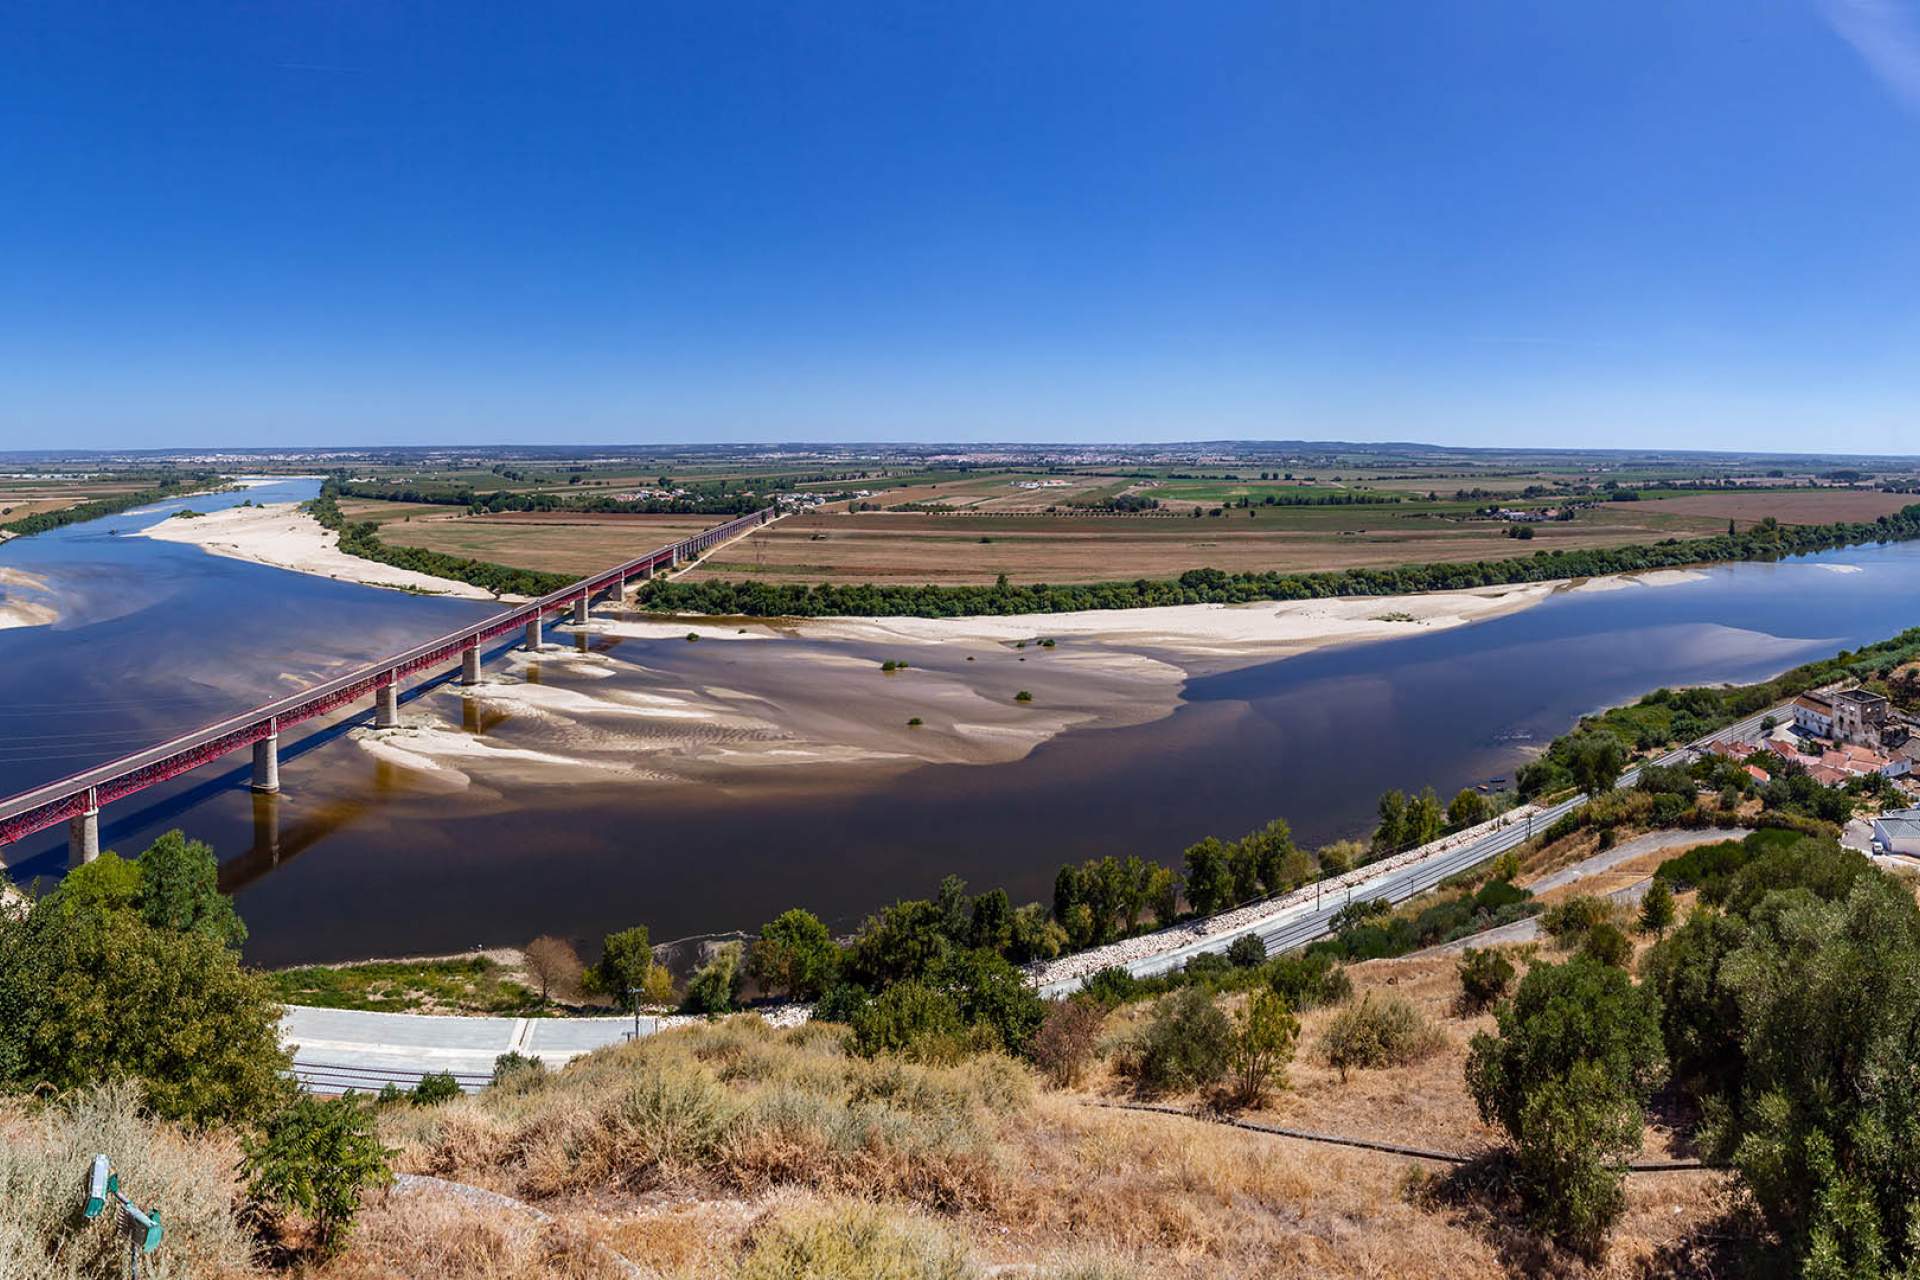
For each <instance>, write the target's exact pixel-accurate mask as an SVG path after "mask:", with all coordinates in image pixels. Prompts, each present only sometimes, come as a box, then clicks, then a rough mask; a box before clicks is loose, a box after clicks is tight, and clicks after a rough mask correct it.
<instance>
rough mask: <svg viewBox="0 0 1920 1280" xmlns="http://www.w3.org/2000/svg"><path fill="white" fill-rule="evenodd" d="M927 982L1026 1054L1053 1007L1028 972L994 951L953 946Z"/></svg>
mask: <svg viewBox="0 0 1920 1280" xmlns="http://www.w3.org/2000/svg"><path fill="white" fill-rule="evenodd" d="M926 985H927V986H929V987H930V988H932V989H933V990H936V991H939V992H940V993H942V994H943V995H945V996H946V997H947V998H948V999H949V1000H951V1001H952V1002H953V1005H954V1008H955V1009H956V1010H957V1011H958V1012H959V1015H960V1020H961V1022H962V1023H963V1024H965V1025H966V1026H968V1027H974V1028H980V1029H983V1030H988V1031H991V1032H992V1033H993V1038H994V1039H995V1040H997V1041H998V1042H999V1043H1000V1045H1001V1046H1002V1047H1003V1048H1005V1049H1006V1050H1007V1051H1008V1052H1009V1053H1025V1052H1026V1051H1027V1049H1028V1047H1029V1046H1030V1045H1031V1044H1032V1042H1033V1034H1034V1032H1036V1031H1038V1030H1039V1029H1040V1023H1041V1021H1042V1019H1044V1018H1045V1016H1046V1012H1047V1006H1046V1002H1045V1001H1043V1000H1041V999H1040V997H1039V995H1038V994H1037V993H1036V992H1035V991H1034V989H1033V987H1032V986H1031V985H1030V984H1029V983H1028V982H1027V978H1026V975H1025V974H1023V973H1021V972H1020V970H1018V969H1016V968H1014V967H1013V965H1011V964H1009V963H1007V961H1006V960H1004V959H1002V958H1001V957H1000V956H997V955H995V954H994V953H993V952H991V951H986V950H976V951H952V952H949V953H948V954H947V955H946V956H945V957H943V958H942V959H941V961H940V962H939V963H938V964H937V965H935V966H933V968H932V969H931V970H930V971H929V973H928V975H927V979H926Z"/></svg>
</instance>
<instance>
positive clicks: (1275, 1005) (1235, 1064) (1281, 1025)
mask: <svg viewBox="0 0 1920 1280" xmlns="http://www.w3.org/2000/svg"><path fill="white" fill-rule="evenodd" d="M1299 1039H1300V1020H1299V1019H1298V1018H1296V1017H1294V1016H1293V1010H1291V1009H1289V1008H1287V1002H1286V1001H1285V1000H1282V999H1281V998H1280V997H1279V996H1277V995H1275V994H1273V992H1271V991H1255V992H1254V993H1253V994H1252V995H1251V996H1249V997H1248V998H1247V1003H1246V1007H1245V1008H1243V1009H1241V1010H1240V1012H1239V1014H1238V1015H1236V1017H1235V1019H1234V1028H1233V1045H1232V1050H1231V1056H1230V1065H1231V1067H1232V1070H1233V1082H1234V1091H1233V1095H1232V1099H1231V1100H1232V1101H1233V1102H1234V1103H1235V1104H1236V1105H1238V1106H1243V1107H1255V1106H1258V1105H1260V1103H1261V1102H1262V1101H1263V1100H1264V1099H1265V1098H1266V1096H1267V1092H1268V1091H1269V1090H1270V1089H1274V1088H1281V1089H1284V1088H1286V1086H1287V1064H1288V1063H1289V1062H1292V1061H1293V1049H1294V1045H1295V1043H1296V1042H1297V1041H1298V1040H1299Z"/></svg>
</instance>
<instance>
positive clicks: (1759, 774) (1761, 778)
mask: <svg viewBox="0 0 1920 1280" xmlns="http://www.w3.org/2000/svg"><path fill="white" fill-rule="evenodd" d="M1742 767H1743V768H1745V769H1746V771H1747V772H1748V773H1749V774H1751V775H1753V780H1754V781H1755V782H1772V781H1773V775H1772V774H1770V773H1768V772H1767V771H1766V770H1765V769H1762V768H1761V767H1760V766H1759V765H1757V764H1750V765H1744V766H1742Z"/></svg>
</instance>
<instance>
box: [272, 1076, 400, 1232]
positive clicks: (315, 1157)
mask: <svg viewBox="0 0 1920 1280" xmlns="http://www.w3.org/2000/svg"><path fill="white" fill-rule="evenodd" d="M242 1144H243V1149H244V1150H245V1152H246V1174H247V1196H248V1198H249V1199H250V1200H252V1201H253V1202H254V1203H255V1204H257V1205H260V1206H262V1207H263V1208H267V1209H269V1210H270V1211H274V1212H284V1211H286V1210H289V1209H291V1210H298V1211H299V1212H300V1213H303V1214H305V1215H306V1216H307V1218H308V1219H309V1220H310V1221H311V1222H312V1223H313V1233H314V1240H315V1245H316V1249H315V1252H317V1253H318V1254H320V1255H321V1256H322V1257H326V1256H330V1255H332V1254H334V1253H337V1252H339V1250H340V1248H341V1246H342V1245H344V1244H345V1243H346V1240H347V1233H348V1231H349V1230H350V1229H351V1228H352V1226H353V1218H354V1215H355V1214H356V1213H358V1212H359V1211H360V1196H361V1194H362V1192H364V1191H365V1190H366V1189H367V1188H368V1187H384V1186H387V1185H389V1184H390V1183H392V1181H393V1171H392V1170H391V1169H390V1168H389V1167H388V1164H387V1161H388V1160H389V1158H390V1157H391V1154H392V1153H391V1152H389V1151H388V1150H387V1149H386V1147H384V1146H382V1145H381V1143H380V1140H379V1139H378V1138H377V1137H375V1136H374V1134H373V1122H372V1117H371V1116H370V1115H369V1114H368V1112H367V1111H366V1110H364V1109H363V1108H362V1107H361V1106H360V1105H359V1104H357V1103H355V1102H353V1101H352V1100H351V1099H336V1100H334V1101H322V1100H321V1099H319V1098H313V1097H307V1096H304V1095H302V1096H301V1097H299V1098H297V1099H295V1100H294V1102H293V1104H292V1105H291V1106H289V1107H287V1108H286V1109H285V1110H283V1111H281V1112H279V1113H278V1114H277V1115H275V1116H274V1117H273V1118H272V1119H271V1120H270V1121H268V1123H267V1125H266V1127H265V1129H264V1130H263V1131H262V1132H261V1133H260V1134H258V1135H257V1136H253V1137H248V1138H245V1139H243V1140H242Z"/></svg>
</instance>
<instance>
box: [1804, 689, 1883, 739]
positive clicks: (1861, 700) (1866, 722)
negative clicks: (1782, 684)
mask: <svg viewBox="0 0 1920 1280" xmlns="http://www.w3.org/2000/svg"><path fill="white" fill-rule="evenodd" d="M1831 705H1832V707H1833V736H1834V738H1835V739H1836V740H1838V741H1840V742H1858V743H1861V744H1863V745H1866V746H1874V747H1877V746H1879V745H1880V735H1881V734H1883V733H1885V732H1886V731H1887V729H1888V728H1889V727H1891V726H1892V725H1893V723H1894V719H1893V716H1892V709H1893V708H1892V704H1891V703H1889V702H1888V701H1887V700H1886V699H1885V698H1884V697H1882V696H1881V695H1879V694H1877V693H1870V692H1868V691H1867V690H1865V689H1842V690H1841V691H1840V692H1839V693H1836V694H1834V695H1833V702H1832V704H1831ZM1796 712H1797V703H1796Z"/></svg>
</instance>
